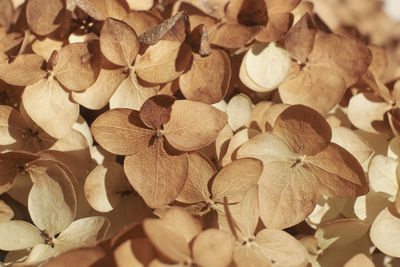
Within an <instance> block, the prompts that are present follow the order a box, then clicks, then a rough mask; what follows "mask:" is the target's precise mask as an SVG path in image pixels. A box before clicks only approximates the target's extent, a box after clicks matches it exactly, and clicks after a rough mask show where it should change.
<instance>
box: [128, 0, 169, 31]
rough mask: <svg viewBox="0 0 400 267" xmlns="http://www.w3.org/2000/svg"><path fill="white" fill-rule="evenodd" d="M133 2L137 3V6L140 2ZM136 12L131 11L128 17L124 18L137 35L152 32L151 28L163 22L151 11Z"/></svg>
mask: <svg viewBox="0 0 400 267" xmlns="http://www.w3.org/2000/svg"><path fill="white" fill-rule="evenodd" d="M151 1H153V0H151ZM133 2H135V4H139V2H137V1H133ZM128 3H129V1H128ZM140 3H142V2H140ZM135 10H137V9H135ZM135 10H131V11H130V12H129V14H128V15H127V16H126V17H124V22H126V23H127V24H128V25H129V26H131V27H132V28H133V29H134V30H135V32H136V34H137V35H140V34H142V33H144V32H146V31H148V30H150V29H151V28H153V27H154V26H156V25H157V24H160V23H161V22H162V20H161V19H160V18H159V17H158V16H156V15H155V14H154V13H152V12H151V11H135Z"/></svg>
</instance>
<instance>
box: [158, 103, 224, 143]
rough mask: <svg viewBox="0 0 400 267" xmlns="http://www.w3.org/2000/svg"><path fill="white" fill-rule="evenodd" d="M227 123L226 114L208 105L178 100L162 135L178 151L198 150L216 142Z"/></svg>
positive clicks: (173, 106)
mask: <svg viewBox="0 0 400 267" xmlns="http://www.w3.org/2000/svg"><path fill="white" fill-rule="evenodd" d="M226 121H227V116H226V114H225V113H223V112H221V111H219V110H218V109H216V108H214V107H212V106H210V105H208V104H205V103H201V102H195V101H190V100H177V101H175V103H174V104H173V105H172V112H171V119H170V120H169V121H168V123H166V124H165V125H164V129H163V130H161V133H162V134H164V135H165V137H166V139H167V140H168V143H170V144H171V145H172V146H173V147H174V148H176V149H179V150H183V151H191V150H197V149H200V148H203V147H205V146H207V145H209V144H210V143H212V142H213V141H215V139H216V138H217V135H218V133H219V132H220V131H221V130H222V128H223V127H224V126H225V124H226Z"/></svg>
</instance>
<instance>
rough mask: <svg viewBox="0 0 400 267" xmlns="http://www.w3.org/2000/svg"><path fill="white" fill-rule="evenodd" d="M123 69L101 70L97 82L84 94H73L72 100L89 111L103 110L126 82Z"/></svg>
mask: <svg viewBox="0 0 400 267" xmlns="http://www.w3.org/2000/svg"><path fill="white" fill-rule="evenodd" d="M124 77H125V74H124V70H123V69H121V68H120V69H103V68H102V69H101V70H100V73H99V76H98V77H97V79H96V82H95V83H94V84H93V85H92V86H90V87H89V88H87V89H86V90H85V91H83V92H71V97H72V99H73V100H74V101H75V102H77V103H78V104H80V105H82V106H84V107H85V108H88V109H96V110H98V109H101V108H103V107H104V106H105V105H107V103H108V101H109V100H110V98H111V96H112V95H113V94H114V92H115V91H116V90H117V88H118V86H120V84H121V82H122V81H123V80H124Z"/></svg>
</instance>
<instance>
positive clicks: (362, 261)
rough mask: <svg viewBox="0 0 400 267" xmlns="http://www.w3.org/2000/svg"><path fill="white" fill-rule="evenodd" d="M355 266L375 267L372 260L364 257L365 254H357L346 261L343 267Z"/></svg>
mask: <svg viewBox="0 0 400 267" xmlns="http://www.w3.org/2000/svg"><path fill="white" fill-rule="evenodd" d="M357 266H365V267H375V264H374V263H373V262H372V260H371V259H370V258H369V257H368V256H366V255H365V254H362V253H359V254H357V255H355V256H354V257H352V258H351V259H350V260H348V261H347V262H346V263H345V265H343V267H357Z"/></svg>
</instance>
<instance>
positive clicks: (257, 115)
mask: <svg viewBox="0 0 400 267" xmlns="http://www.w3.org/2000/svg"><path fill="white" fill-rule="evenodd" d="M272 105H273V103H272V101H261V102H258V103H257V104H255V105H254V107H253V110H252V112H251V117H250V122H249V124H248V125H247V127H250V128H254V129H257V130H259V131H260V132H261V131H264V128H265V127H264V125H263V124H265V123H263V117H264V113H265V112H266V111H267V110H268V109H269V108H270V107H271V106H272Z"/></svg>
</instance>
